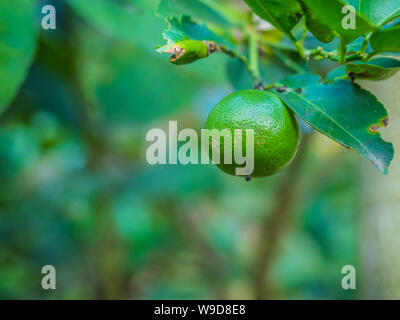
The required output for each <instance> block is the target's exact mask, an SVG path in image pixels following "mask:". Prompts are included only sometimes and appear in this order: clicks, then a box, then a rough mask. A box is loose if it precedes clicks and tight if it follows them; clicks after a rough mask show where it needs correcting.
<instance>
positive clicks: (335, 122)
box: [292, 91, 371, 153]
mask: <svg viewBox="0 0 400 320" xmlns="http://www.w3.org/2000/svg"><path fill="white" fill-rule="evenodd" d="M292 93H294V94H295V95H296V96H298V97H300V99H301V100H304V101H306V102H307V103H308V104H310V105H311V106H313V107H315V108H316V109H317V110H318V111H319V112H320V113H322V114H324V115H325V116H326V117H327V118H328V119H330V120H331V121H332V122H333V123H334V124H336V125H337V126H338V127H339V128H341V129H342V130H343V131H344V132H345V133H346V134H347V135H348V136H350V137H351V138H353V139H354V140H355V141H356V142H357V143H358V144H359V145H360V146H361V147H362V149H363V150H364V151H366V152H367V153H371V152H370V151H369V149H368V148H367V147H366V146H365V145H364V144H363V143H362V142H361V141H360V140H359V139H357V137H355V136H353V135H352V134H351V133H349V132H348V131H346V129H345V128H344V127H343V126H342V125H340V123H338V122H337V121H335V120H334V119H333V118H332V117H331V116H330V115H329V114H327V113H326V112H325V111H323V110H321V109H320V108H319V107H318V105H316V104H315V103H313V102H311V101H310V100H308V99H306V98H305V97H303V96H301V95H299V94H297V93H295V92H294V91H292ZM332 138H333V137H332ZM334 139H335V138H334Z"/></svg>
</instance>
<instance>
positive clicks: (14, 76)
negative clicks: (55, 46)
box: [0, 0, 38, 113]
mask: <svg viewBox="0 0 400 320" xmlns="http://www.w3.org/2000/svg"><path fill="white" fill-rule="evenodd" d="M37 23H38V20H37V19H36V17H35V9H34V3H33V1H31V0H13V1H1V2H0V70H1V72H0V83H1V86H0V113H1V112H2V111H4V109H5V108H6V107H7V106H8V105H9V103H10V102H11V100H12V99H13V98H14V96H15V95H16V94H17V92H18V89H19V87H20V86H21V84H22V82H23V81H24V79H25V77H26V74H27V72H28V69H29V66H30V64H31V62H32V59H33V57H34V54H35V48H36V38H37V32H36V31H37V30H36V24H37Z"/></svg>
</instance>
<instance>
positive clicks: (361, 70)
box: [327, 58, 400, 80]
mask: <svg viewBox="0 0 400 320" xmlns="http://www.w3.org/2000/svg"><path fill="white" fill-rule="evenodd" d="M398 71H400V61H399V60H396V59H393V58H375V59H372V60H371V61H370V62H368V63H366V62H361V61H356V62H353V63H349V64H346V65H345V66H341V67H339V68H338V69H335V70H333V71H331V73H329V74H328V76H327V80H334V79H337V78H341V77H343V76H346V75H348V76H349V77H351V78H353V79H364V80H385V79H389V78H390V77H392V76H393V75H395V74H396V73H397V72H398Z"/></svg>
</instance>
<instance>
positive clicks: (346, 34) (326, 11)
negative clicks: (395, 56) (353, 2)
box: [303, 0, 374, 43]
mask: <svg viewBox="0 0 400 320" xmlns="http://www.w3.org/2000/svg"><path fill="white" fill-rule="evenodd" d="M303 1H304V4H305V5H306V7H307V10H308V11H309V12H310V13H311V14H312V15H313V16H314V17H315V18H316V19H318V20H319V21H321V23H322V24H323V25H324V26H326V27H328V28H329V29H331V30H332V31H334V32H336V34H338V35H339V36H340V37H341V38H342V39H343V40H344V42H345V43H350V42H352V41H353V40H355V39H357V38H358V37H360V36H362V35H364V34H367V33H369V32H371V31H374V27H373V26H371V25H370V24H369V22H368V21H367V20H366V19H365V18H364V17H363V16H361V15H359V14H357V15H356V28H355V29H344V28H343V26H342V21H343V18H345V17H346V15H345V14H343V13H342V9H343V7H344V6H345V5H346V3H345V2H343V1H341V0H329V1H326V0H303ZM310 31H312V32H314V31H315V30H314V31H313V30H310ZM317 32H318V30H317ZM314 35H315V36H316V34H314Z"/></svg>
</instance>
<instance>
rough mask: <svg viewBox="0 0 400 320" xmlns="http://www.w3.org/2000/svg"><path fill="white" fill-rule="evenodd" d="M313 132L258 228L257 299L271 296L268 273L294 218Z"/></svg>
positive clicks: (304, 142) (255, 275)
mask: <svg viewBox="0 0 400 320" xmlns="http://www.w3.org/2000/svg"><path fill="white" fill-rule="evenodd" d="M309 140H310V135H304V138H303V141H302V147H301V148H300V150H299V153H298V154H297V156H296V159H295V160H294V162H293V163H292V165H291V166H290V167H289V168H288V170H287V172H286V174H285V176H283V178H282V180H281V183H280V185H279V186H278V187H277V189H276V196H275V199H277V200H276V203H275V206H274V207H273V208H272V211H271V212H270V213H269V214H267V215H266V216H265V219H264V221H263V222H262V224H261V226H260V230H259V234H260V235H261V236H260V238H259V243H258V244H257V246H256V253H255V263H254V267H253V268H254V269H253V288H254V295H255V298H256V299H265V298H268V297H269V292H268V290H269V288H268V286H267V285H266V283H267V282H266V277H267V275H268V274H269V273H270V270H271V267H272V263H273V261H274V259H275V257H276V254H277V252H278V249H279V245H280V242H281V239H282V235H283V233H284V230H285V228H286V226H287V225H288V222H289V221H290V219H291V214H292V212H293V210H292V209H293V206H294V203H295V198H296V192H297V190H296V188H297V183H296V182H297V181H298V178H299V174H300V168H301V165H302V163H303V160H304V158H305V154H306V150H307V147H308V144H309Z"/></svg>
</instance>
